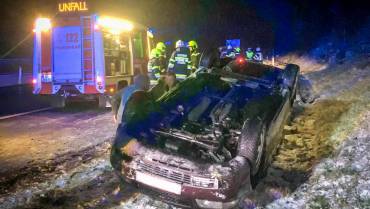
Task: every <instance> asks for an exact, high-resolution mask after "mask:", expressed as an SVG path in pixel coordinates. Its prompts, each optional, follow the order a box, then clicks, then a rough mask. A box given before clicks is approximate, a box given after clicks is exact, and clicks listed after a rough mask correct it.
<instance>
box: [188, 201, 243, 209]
mask: <svg viewBox="0 0 370 209" xmlns="http://www.w3.org/2000/svg"><path fill="white" fill-rule="evenodd" d="M195 202H196V203H197V205H198V206H199V207H200V208H210V209H213V208H214V209H217V208H233V207H235V206H236V204H238V200H233V201H230V202H216V201H209V200H199V199H195Z"/></svg>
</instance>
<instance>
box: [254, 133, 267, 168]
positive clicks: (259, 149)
mask: <svg viewBox="0 0 370 209" xmlns="http://www.w3.org/2000/svg"><path fill="white" fill-rule="evenodd" d="M257 140H258V141H259V142H258V145H257V156H256V160H255V162H254V164H255V168H256V170H255V172H254V173H253V174H256V173H257V172H258V170H259V168H260V166H261V162H262V160H263V156H264V152H265V143H266V142H265V140H266V128H265V127H263V128H262V130H261V132H260V135H259V137H258V139H257Z"/></svg>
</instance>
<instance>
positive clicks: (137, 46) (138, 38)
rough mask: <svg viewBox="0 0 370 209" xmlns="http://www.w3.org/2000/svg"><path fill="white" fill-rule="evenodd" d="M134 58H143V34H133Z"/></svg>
mask: <svg viewBox="0 0 370 209" xmlns="http://www.w3.org/2000/svg"><path fill="white" fill-rule="evenodd" d="M133 46H134V56H135V57H136V58H144V44H143V34H142V33H141V32H139V33H137V34H135V36H134V38H133Z"/></svg>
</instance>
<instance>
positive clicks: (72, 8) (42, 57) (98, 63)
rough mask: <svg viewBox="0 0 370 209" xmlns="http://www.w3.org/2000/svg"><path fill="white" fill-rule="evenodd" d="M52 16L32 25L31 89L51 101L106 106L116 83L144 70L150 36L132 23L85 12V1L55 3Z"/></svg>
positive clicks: (61, 104)
mask: <svg viewBox="0 0 370 209" xmlns="http://www.w3.org/2000/svg"><path fill="white" fill-rule="evenodd" d="M58 9H59V12H58V14H57V15H56V16H55V17H54V18H38V19H36V21H35V27H34V51H33V81H32V82H33V87H34V89H33V92H34V94H39V95H46V96H49V97H50V99H51V101H52V105H53V106H56V107H64V106H65V103H66V99H71V100H73V99H75V98H79V99H80V98H82V99H88V100H96V101H99V106H100V107H105V106H106V105H107V104H108V103H107V101H108V98H109V96H110V95H112V94H114V93H115V92H116V91H117V86H118V85H119V84H121V85H122V84H130V83H131V82H132V77H133V76H134V75H136V74H140V73H141V74H145V73H146V72H147V70H146V69H147V61H148V58H149V53H150V50H151V48H152V40H153V35H152V33H151V32H150V31H149V30H148V29H147V27H145V26H143V25H140V24H137V23H133V22H131V21H128V20H125V19H120V18H114V17H111V16H101V15H98V14H96V13H94V14H91V13H89V12H88V5H87V4H86V2H68V3H59V7H58Z"/></svg>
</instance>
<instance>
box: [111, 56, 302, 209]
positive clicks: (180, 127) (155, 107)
mask: <svg viewBox="0 0 370 209" xmlns="http://www.w3.org/2000/svg"><path fill="white" fill-rule="evenodd" d="M298 74H299V67H298V66H297V65H292V64H289V65H287V66H286V68H285V69H279V68H275V67H272V66H268V65H263V64H259V63H252V62H246V61H245V60H244V59H243V60H240V59H236V60H233V61H231V62H229V63H228V64H226V65H225V66H223V67H212V68H202V69H199V70H198V71H197V72H196V73H194V74H193V75H192V76H190V77H189V78H187V79H186V80H185V81H183V82H181V83H180V84H178V85H177V87H176V88H174V89H171V90H170V91H168V92H166V93H165V94H164V95H162V96H160V97H159V98H155V97H153V95H151V92H136V93H135V94H133V96H132V97H131V99H130V100H129V101H128V103H127V105H126V108H125V111H124V114H123V120H122V121H124V123H122V124H120V126H119V127H118V129H117V135H116V138H115V141H114V143H113V146H112V152H111V163H112V165H113V167H114V168H115V170H116V171H117V173H118V174H119V175H120V177H121V179H122V180H123V181H125V182H129V183H131V184H134V185H136V186H137V187H139V188H143V191H144V192H146V193H149V194H153V195H155V196H156V197H159V198H161V199H162V200H164V201H167V202H169V203H171V204H174V205H177V206H180V207H184V208H186V207H188V208H233V207H235V206H236V205H237V204H238V200H239V198H240V197H241V196H242V195H244V194H245V193H246V192H248V190H250V189H251V188H253V187H254V186H255V185H256V184H257V183H258V180H259V179H260V178H261V177H263V176H264V174H265V173H266V170H267V168H268V166H269V163H270V161H271V160H272V155H273V154H274V152H275V150H276V149H277V147H278V145H279V143H280V139H281V135H282V129H283V128H282V126H283V125H284V124H285V122H286V121H287V119H288V117H289V114H290V111H291V108H292V104H293V102H294V100H295V94H296V89H297V79H298Z"/></svg>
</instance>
